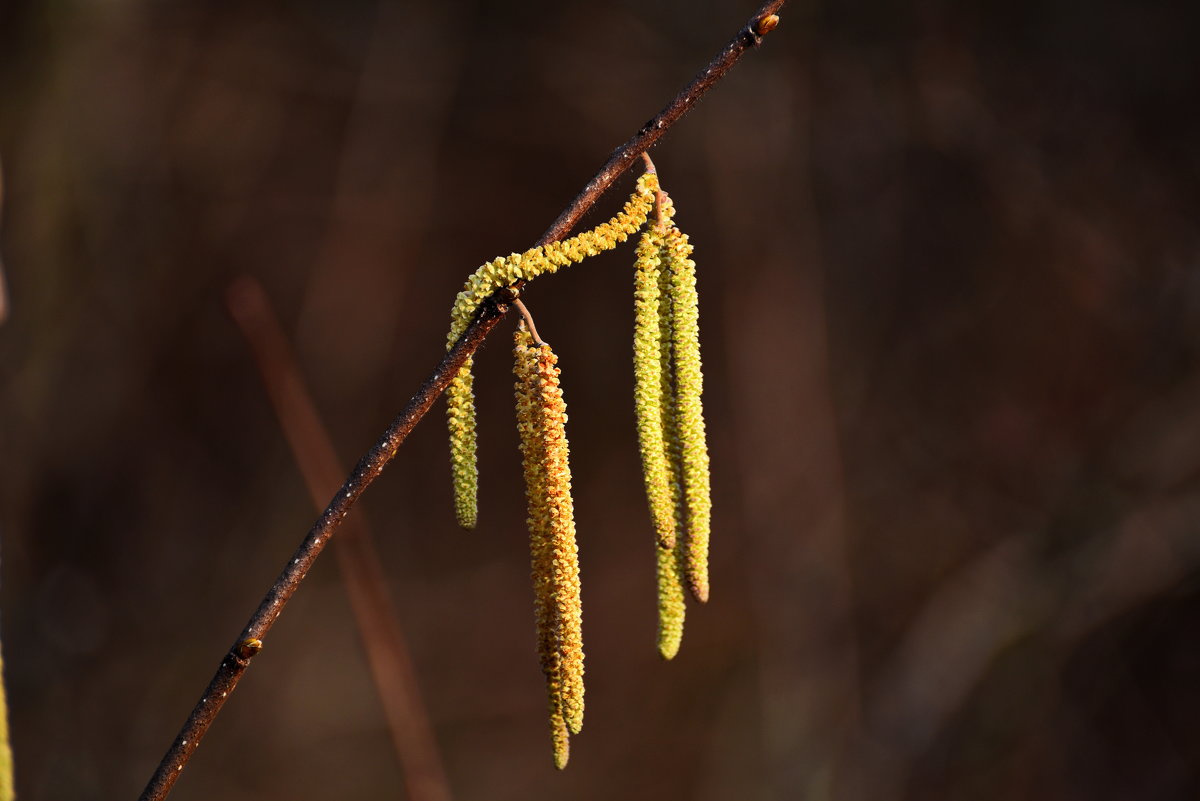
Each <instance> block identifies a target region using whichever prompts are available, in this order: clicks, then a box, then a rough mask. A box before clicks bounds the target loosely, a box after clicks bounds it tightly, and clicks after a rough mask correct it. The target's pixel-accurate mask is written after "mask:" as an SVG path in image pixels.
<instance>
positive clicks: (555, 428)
mask: <svg viewBox="0 0 1200 801" xmlns="http://www.w3.org/2000/svg"><path fill="white" fill-rule="evenodd" d="M654 208H657V210H658V214H657V220H655V221H653V222H651V223H650V224H649V225H648V226H647V227H646V229H645V231H644V232H643V234H642V237H641V239H640V241H639V243H638V248H637V259H636V263H635V268H634V310H635V314H634V317H635V327H634V348H633V350H634V378H635V382H634V383H635V389H634V405H635V408H636V411H637V433H638V446H639V450H640V453H641V458H642V466H643V473H644V479H645V485H646V495H647V498H648V500H649V505H650V516H651V519H652V522H653V526H654V531H655V546H656V547H655V552H656V559H657V583H658V650H659V653H660V654H661V655H662V656H663V657H665V658H667V659H670V658H672V657H674V656H675V654H676V653H677V652H678V651H679V644H680V641H681V639H682V637H683V621H684V612H685V596H686V595H687V592H688V590H689V589H690V591H691V594H692V596H693V597H694V598H695V599H696V600H698V601H701V602H703V601H706V600H708V540H709V528H710V516H711V508H712V504H711V502H710V500H709V471H708V449H707V447H706V445H705V431H704V417H703V412H702V409H701V394H702V390H703V377H702V375H701V365H700V339H699V329H698V319H699V315H698V302H697V296H696V264H695V262H694V261H692V259H691V254H692V247H691V245H690V244H689V243H688V238H687V236H685V235H684V234H683V233H681V232H680V231H679V229H678V228H677V227H676V226H675V223H674V221H673V217H674V213H675V209H674V206H673V204H672V203H671V200H670V198H669V197H668V196H667V194H666V193H665V192H663V191H662V190H661V188H660V187H659V185H658V178H657V176H656V174H655V173H654V171H653V169H651V170H649V171H648V172H646V173H645V174H644V175H642V176H641V178H640V179H638V183H637V189H636V190H635V191H634V193H633V194H632V195H631V196H630V198H629V200H628V201H627V202H626V203H625V207H624V208H623V209H622V210H621V212H620V213H619V214H618V215H617V216H615V217H613V218H612V219H611V220H609V221H608V222H605V223H603V224H601V225H600V226H598V227H596V228H594V229H592V230H591V231H586V232H584V233H582V234H579V235H578V236H574V237H571V238H570V239H567V240H564V241H562V242H555V243H551V244H549V245H545V246H543V247H537V248H533V249H532V250H528V251H526V252H524V253H519V254H518V253H514V254H512V255H510V256H508V257H505V258H498V259H494V260H492V261H490V262H488V263H486V264H484V265H483V266H482V267H480V268H479V269H478V270H476V271H475V273H474V274H473V275H472V276H471V277H470V278H469V279H468V280H467V282H466V284H465V285H464V287H463V290H462V291H461V292H459V294H458V297H457V299H456V301H455V304H454V308H453V310H452V312H451V326H450V332H449V334H448V335H447V338H446V347H447V348H448V349H449V348H451V347H453V346H454V343H455V342H456V341H457V340H458V338H459V337H460V336H461V335H462V333H463V332H464V331H465V330H466V329H467V327H468V326H469V325H470V323H471V319H472V318H473V317H474V315H475V313H476V310H477V309H478V308H479V306H480V304H482V303H483V302H484V301H485V300H486V299H487V298H488V297H490V296H491V295H492V294H493V293H494V292H495V291H496V290H497V289H499V288H500V287H506V286H512V285H513V284H515V283H517V282H519V281H529V280H531V279H533V278H536V277H537V276H539V275H543V274H545V273H552V272H555V271H557V270H558V268H559V267H563V266H565V265H567V264H571V263H575V262H579V261H582V260H583V259H584V258H586V257H588V256H593V255H595V254H597V253H599V252H601V251H603V250H609V249H611V248H613V247H615V246H616V245H617V244H618V243H620V242H624V241H626V239H628V238H629V237H630V236H632V235H633V234H635V233H637V231H638V230H639V229H641V228H642V226H643V225H646V222H647V217H648V216H649V214H650V212H651V210H653V209H654ZM522 311H523V312H524V313H525V314H526V317H527V319H530V322H529V325H530V326H532V319H531V318H528V312H527V311H525V310H524V307H522ZM513 353H514V367H513V373H514V375H515V376H516V400H517V430H518V432H519V434H520V441H521V456H522V463H523V468H524V474H525V488H526V495H527V498H528V523H529V543H530V561H531V565H532V576H533V589H534V613H535V620H536V624H537V647H538V658H539V662H540V664H541V668H542V673H543V674H544V675H545V678H546V688H547V697H548V701H549V711H550V733H551V741H552V743H553V746H554V764H555V765H556V766H557V767H559V768H562V767H564V766H565V765H566V764H567V758H568V756H569V738H570V736H571V735H572V734H578V733H579V731H580V729H581V728H582V726H583V633H582V613H581V605H580V583H579V551H578V547H577V546H576V542H575V520H574V508H573V503H572V500H571V470H570V466H569V464H568V458H567V457H568V447H567V438H566V429H565V424H566V421H567V412H566V404H565V403H564V401H563V395H562V389H561V388H560V386H559V369H558V366H557V357H556V356H555V355H554V352H553V351H552V350H551V349H550V346H549V345H547V344H545V343H544V342H540V341H536V334H535V333H534V332H532V331H531V330H529V329H528V328H526V326H525V324H522V325H521V326H520V327H519V328H518V330H517V332H516V337H515V342H514V348H513ZM472 364H473V360H471V359H468V360H467V361H466V362H465V364H464V365H463V367H462V369H461V370H460V371H459V372H458V373H457V374H456V375H455V376H454V378H453V380H452V381H451V383H450V386H449V387H448V389H447V391H446V394H447V398H448V405H447V418H448V420H449V425H450V455H451V464H452V468H453V474H454V497H455V512H456V515H457V518H458V522H459V524H460V525H462V526H464V527H466V528H473V527H474V526H475V523H476V517H477V511H476V507H477V504H476V496H477V491H478V477H477V472H476V456H475V448H476V445H475V405H474V397H473V394H472V384H473V378H472V373H471V368H472Z"/></svg>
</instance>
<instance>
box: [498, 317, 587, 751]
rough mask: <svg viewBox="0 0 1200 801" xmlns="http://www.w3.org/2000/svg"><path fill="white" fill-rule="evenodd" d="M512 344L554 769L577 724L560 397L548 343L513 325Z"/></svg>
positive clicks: (579, 670)
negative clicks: (541, 341) (514, 328)
mask: <svg viewBox="0 0 1200 801" xmlns="http://www.w3.org/2000/svg"><path fill="white" fill-rule="evenodd" d="M513 350H514V368H513V372H514V374H515V376H516V378H517V382H516V396H517V430H518V432H519V433H520V438H521V455H522V459H523V466H524V472H525V488H526V495H527V497H528V508H529V520H528V522H529V543H530V562H531V567H532V574H533V588H534V614H535V619H536V624H537V642H538V657H539V660H540V662H541V667H542V672H543V673H544V674H545V677H546V690H547V696H548V700H549V707H550V733H551V739H552V742H553V745H554V764H555V766H556V767H558V768H560V769H561V768H563V767H565V766H566V763H567V758H568V755H569V751H568V736H567V735H568V733H570V734H577V733H578V732H579V731H580V729H581V728H582V727H583V617H582V606H581V602H580V582H579V551H578V548H577V546H576V543H575V519H574V505H573V503H572V500H571V471H570V465H569V463H568V455H569V454H568V446H567V438H566V428H565V424H566V420H567V413H566V403H565V402H564V401H563V395H562V389H561V387H560V386H559V370H558V368H557V366H556V364H557V358H556V357H555V355H554V352H553V351H551V350H550V346H549V345H545V344H542V345H535V344H534V343H533V340H532V337H531V336H530V334H529V332H528V331H526V330H525V329H524V328H521V329H518V331H517V333H516V336H515V342H514V349H513Z"/></svg>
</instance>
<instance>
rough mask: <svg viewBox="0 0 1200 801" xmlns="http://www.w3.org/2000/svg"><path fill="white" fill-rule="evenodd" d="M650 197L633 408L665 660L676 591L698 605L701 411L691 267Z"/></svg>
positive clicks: (704, 502) (639, 284)
mask: <svg viewBox="0 0 1200 801" xmlns="http://www.w3.org/2000/svg"><path fill="white" fill-rule="evenodd" d="M674 214H675V208H674V204H673V203H672V202H671V199H670V197H669V196H668V195H667V194H666V193H665V192H660V193H659V196H658V220H657V222H655V223H653V224H651V225H649V226H648V227H647V229H646V231H645V232H644V233H643V234H642V238H641V241H640V242H639V243H638V250H637V260H636V263H635V266H634V338H633V342H634V346H633V363H634V406H635V410H636V412H637V421H638V444H639V447H640V450H641V456H642V470H643V475H644V478H645V484H646V497H647V499H648V501H649V504H650V516H651V518H652V519H653V521H654V527H655V533H656V543H657V546H658V552H657V572H658V650H659V653H660V654H661V655H662V656H663V657H664V658H666V659H670V658H672V657H674V656H675V654H676V653H677V652H678V651H679V644H680V641H681V639H682V637H683V620H684V609H685V608H684V587H685V586H686V587H687V588H688V589H690V590H691V593H692V596H693V597H694V598H695V599H696V600H698V601H700V602H704V601H707V600H708V593H709V585H708V542H709V531H710V527H711V523H710V520H711V511H712V502H711V500H710V489H709V469H708V448H707V446H706V444H705V431H704V415H703V407H702V404H701V394H702V392H703V375H702V373H701V369H700V333H699V301H698V297H697V293H696V263H695V262H694V261H692V259H691V254H692V247H691V245H690V244H689V243H688V239H687V236H686V235H685V234H683V233H682V232H680V230H679V228H678V227H677V226H676V225H675V223H674V220H673V217H674Z"/></svg>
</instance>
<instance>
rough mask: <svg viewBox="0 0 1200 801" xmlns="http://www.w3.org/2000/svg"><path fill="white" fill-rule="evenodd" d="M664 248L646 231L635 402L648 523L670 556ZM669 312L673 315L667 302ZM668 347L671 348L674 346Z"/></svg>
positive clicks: (658, 236) (652, 228)
mask: <svg viewBox="0 0 1200 801" xmlns="http://www.w3.org/2000/svg"><path fill="white" fill-rule="evenodd" d="M660 213H661V212H660ZM662 247H663V226H662V225H661V224H659V225H655V224H653V223H652V224H650V225H648V226H647V227H646V230H645V231H644V232H643V233H642V237H641V240H640V241H639V242H638V248H637V261H636V263H635V264H634V274H633V276H634V277H633V281H634V286H633V308H634V328H633V376H634V389H633V400H634V409H635V411H636V413H637V432H638V449H639V451H640V452H641V457H642V476H643V478H644V480H645V485H646V499H647V501H648V502H649V505H650V517H651V519H652V521H653V523H654V531H655V534H656V535H657V537H658V547H659V548H663V549H667V550H670V549H673V548H674V547H675V508H674V503H673V501H672V500H671V482H672V481H673V480H674V478H673V476H672V475H671V466H670V463H669V462H668V460H667V450H666V443H665V441H664V439H663V411H662V407H663V403H664V402H665V403H666V404H667V405H670V404H671V403H672V398H671V395H670V394H669V392H670V382H669V381H668V382H666V386H665V390H666V391H667V393H668V394H667V395H666V396H665V398H664V395H663V392H664V382H663V375H664V370H665V371H666V372H667V374H668V375H669V373H670V364H669V363H668V364H664V363H663V357H664V356H667V357H668V358H669V356H670V349H669V348H666V349H664V348H663V342H664V340H663V328H662V325H661V321H660V313H659V307H660V305H661V303H662V298H663V295H662V293H661V291H660V290H659V282H660V280H661V279H662V275H663V270H664V269H665V267H666V265H665V264H664V263H663V260H662V259H661V252H662ZM666 311H667V312H670V305H669V302H668V304H667V307H666ZM668 333H669V332H668ZM667 342H668V344H669V342H670V340H669V339H668V340H667Z"/></svg>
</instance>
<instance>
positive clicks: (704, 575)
mask: <svg viewBox="0 0 1200 801" xmlns="http://www.w3.org/2000/svg"><path fill="white" fill-rule="evenodd" d="M663 252H664V254H665V255H666V259H667V264H668V269H669V271H670V285H671V290H670V292H671V311H672V316H673V319H672V348H671V350H672V356H673V358H674V370H675V409H676V425H677V426H678V432H679V447H680V461H679V463H680V470H681V474H682V480H683V500H684V506H685V508H686V529H687V534H686V548H687V559H686V564H687V567H686V573H687V581H688V586H689V587H690V588H691V591H692V595H693V596H694V597H695V598H696V600H698V601H700V602H704V601H707V600H708V594H709V583H708V545H709V534H710V528H711V519H712V499H711V494H710V493H711V489H710V479H709V465H708V446H707V444H706V443H705V431H704V408H703V404H702V402H701V395H702V394H703V392H704V376H703V374H702V372H701V364H700V324H699V320H700V308H699V297H698V294H697V291H696V263H695V262H694V261H692V259H691V254H692V246H691V244H690V243H689V242H688V238H687V235H686V234H683V233H681V232H680V231H679V229H678V228H676V227H675V226H671V227H670V228H668V229H667V232H666V240H665V246H664V249H663Z"/></svg>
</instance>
